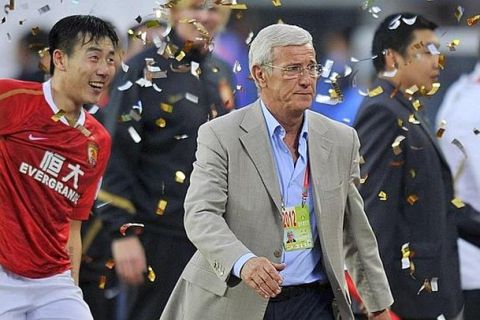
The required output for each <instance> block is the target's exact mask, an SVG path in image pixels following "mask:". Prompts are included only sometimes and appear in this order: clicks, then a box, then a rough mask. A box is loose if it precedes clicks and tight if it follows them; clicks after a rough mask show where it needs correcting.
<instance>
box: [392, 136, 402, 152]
mask: <svg viewBox="0 0 480 320" xmlns="http://www.w3.org/2000/svg"><path fill="white" fill-rule="evenodd" d="M403 140H405V136H402V135H400V136H398V137H396V138H395V140H394V141H393V143H392V150H393V154H394V155H396V156H398V155H399V154H400V153H402V148H401V147H400V144H401V143H402V141H403Z"/></svg>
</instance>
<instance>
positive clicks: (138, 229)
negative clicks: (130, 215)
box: [120, 223, 145, 236]
mask: <svg viewBox="0 0 480 320" xmlns="http://www.w3.org/2000/svg"><path fill="white" fill-rule="evenodd" d="M143 228H145V225H144V224H143V223H124V224H123V225H122V226H121V227H120V234H121V235H122V236H125V234H126V233H127V231H128V230H129V229H130V230H132V232H133V233H134V234H135V235H139V234H140V233H142V232H143Z"/></svg>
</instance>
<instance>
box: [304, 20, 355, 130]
mask: <svg viewBox="0 0 480 320" xmlns="http://www.w3.org/2000/svg"><path fill="white" fill-rule="evenodd" d="M321 52H323V56H324V58H325V61H326V60H331V61H333V67H332V69H331V71H330V72H329V74H328V75H327V74H326V75H325V76H324V77H321V78H320V79H319V80H318V82H317V93H318V94H321V95H326V96H328V95H329V90H330V89H333V86H332V85H331V84H329V83H326V82H325V80H327V79H328V77H330V76H331V75H332V74H334V73H337V74H338V75H339V78H338V80H337V82H338V85H339V87H340V88H341V91H342V99H341V101H340V102H339V103H338V104H334V105H330V104H326V103H319V102H318V101H314V102H313V104H312V110H313V111H316V112H319V113H321V114H323V115H324V116H327V117H329V118H330V119H333V120H337V121H340V122H343V123H346V124H348V125H350V126H351V125H353V120H354V119H355V116H356V114H357V111H358V108H359V107H360V104H361V103H362V100H363V96H362V95H360V94H359V93H358V90H357V89H356V88H353V87H352V85H351V82H352V78H353V77H354V74H350V75H347V76H346V77H345V72H346V68H347V67H348V65H349V64H350V46H349V39H348V31H347V30H345V31H331V32H328V33H327V34H326V35H325V37H324V41H323V50H322V51H321ZM322 63H324V62H323V61H322ZM324 64H326V63H324Z"/></svg>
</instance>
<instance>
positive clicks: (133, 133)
mask: <svg viewBox="0 0 480 320" xmlns="http://www.w3.org/2000/svg"><path fill="white" fill-rule="evenodd" d="M128 133H129V134H130V137H131V138H132V139H133V142H135V143H139V142H140V141H142V138H141V137H140V135H139V134H138V132H137V130H135V128H134V127H128Z"/></svg>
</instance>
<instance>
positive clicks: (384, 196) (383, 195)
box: [378, 191, 387, 201]
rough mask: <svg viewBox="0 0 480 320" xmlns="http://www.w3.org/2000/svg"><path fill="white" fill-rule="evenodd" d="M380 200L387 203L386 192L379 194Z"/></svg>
mask: <svg viewBox="0 0 480 320" xmlns="http://www.w3.org/2000/svg"><path fill="white" fill-rule="evenodd" d="M378 198H379V199H380V200H381V201H387V194H386V193H385V191H380V192H379V193H378Z"/></svg>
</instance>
